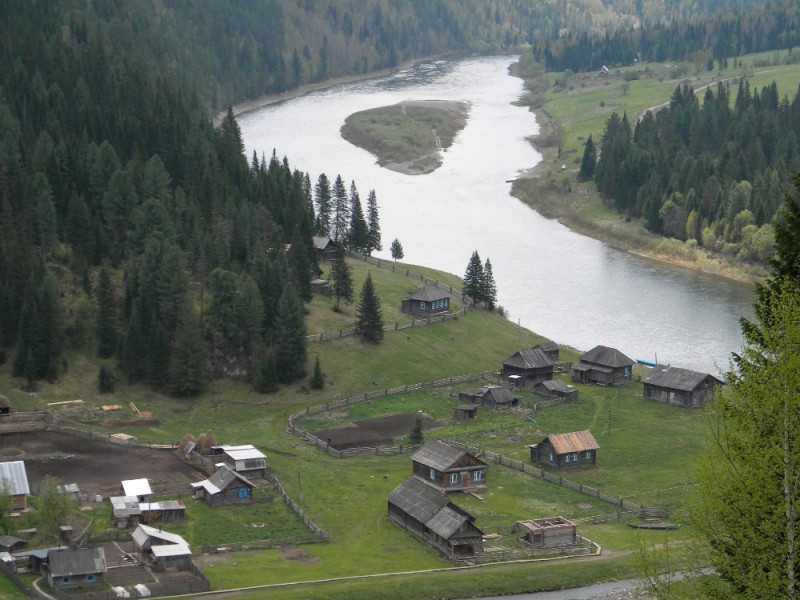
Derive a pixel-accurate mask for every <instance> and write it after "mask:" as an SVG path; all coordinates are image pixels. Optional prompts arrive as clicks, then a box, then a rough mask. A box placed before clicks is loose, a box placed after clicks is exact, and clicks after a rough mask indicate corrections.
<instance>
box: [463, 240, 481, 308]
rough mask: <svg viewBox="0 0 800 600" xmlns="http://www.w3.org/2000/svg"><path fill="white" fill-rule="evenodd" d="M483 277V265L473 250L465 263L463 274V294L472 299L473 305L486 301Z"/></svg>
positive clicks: (476, 252)
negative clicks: (465, 268) (465, 267)
mask: <svg viewBox="0 0 800 600" xmlns="http://www.w3.org/2000/svg"><path fill="white" fill-rule="evenodd" d="M484 282H485V277H484V271H483V264H482V263H481V257H480V255H478V251H477V250H475V251H473V253H472V256H470V259H469V262H468V263H467V270H466V271H465V272H464V288H463V292H464V293H465V294H466V295H467V296H469V297H470V298H472V300H473V302H475V304H478V303H479V302H482V301H484V300H485V299H486V297H485V295H484V292H485V289H484V288H485V285H484Z"/></svg>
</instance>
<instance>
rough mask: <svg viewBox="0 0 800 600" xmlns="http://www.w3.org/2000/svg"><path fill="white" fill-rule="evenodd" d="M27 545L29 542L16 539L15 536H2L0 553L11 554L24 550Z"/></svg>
mask: <svg viewBox="0 0 800 600" xmlns="http://www.w3.org/2000/svg"><path fill="white" fill-rule="evenodd" d="M27 545H28V542H26V541H25V540H21V539H19V538H18V537H14V536H13V535H0V551H2V552H8V553H9V554H11V553H12V552H17V551H18V550H22V549H23V548H24V547H25V546H27Z"/></svg>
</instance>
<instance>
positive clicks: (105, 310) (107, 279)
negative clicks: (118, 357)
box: [96, 268, 118, 358]
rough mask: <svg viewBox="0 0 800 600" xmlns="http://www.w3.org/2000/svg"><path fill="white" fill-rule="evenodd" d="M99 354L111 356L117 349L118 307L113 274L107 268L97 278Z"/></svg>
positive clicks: (104, 356)
mask: <svg viewBox="0 0 800 600" xmlns="http://www.w3.org/2000/svg"><path fill="white" fill-rule="evenodd" d="M96 304H97V324H96V328H97V355H98V356H99V357H100V358H109V357H110V356H112V355H113V354H114V353H115V352H116V351H117V328H118V325H117V309H116V301H115V299H114V290H113V288H112V287H111V276H110V275H109V273H108V270H107V269H105V268H101V269H100V275H99V277H98V279H97V293H96Z"/></svg>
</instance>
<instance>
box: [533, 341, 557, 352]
mask: <svg viewBox="0 0 800 600" xmlns="http://www.w3.org/2000/svg"><path fill="white" fill-rule="evenodd" d="M534 348H541V349H542V350H544V351H545V352H558V351H559V347H558V344H556V343H555V342H551V341H549V340H548V341H546V342H542V343H541V344H536V345H535V346H534Z"/></svg>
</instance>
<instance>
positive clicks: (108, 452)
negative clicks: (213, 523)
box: [0, 431, 206, 497]
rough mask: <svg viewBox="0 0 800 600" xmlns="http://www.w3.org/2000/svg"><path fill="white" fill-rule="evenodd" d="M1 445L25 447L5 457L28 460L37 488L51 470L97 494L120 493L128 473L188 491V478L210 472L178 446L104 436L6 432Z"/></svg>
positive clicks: (31, 479)
mask: <svg viewBox="0 0 800 600" xmlns="http://www.w3.org/2000/svg"><path fill="white" fill-rule="evenodd" d="M0 446H2V447H11V448H17V449H19V450H21V451H22V452H23V454H21V455H18V456H14V457H5V456H4V457H0V460H2V461H8V460H24V461H25V470H26V471H27V473H28V482H29V484H30V486H31V491H32V492H33V493H36V492H37V491H38V489H39V485H40V484H41V482H42V480H43V479H44V478H45V476H46V475H52V476H54V477H57V478H58V479H59V481H61V482H62V483H77V484H78V487H80V490H81V492H82V493H84V494H89V495H90V496H92V497H93V496H95V495H97V494H100V495H102V496H104V497H107V496H109V495H111V496H116V495H118V494H119V493H120V481H123V480H126V479H139V478H147V479H149V480H150V483H151V486H153V485H156V486H157V485H158V484H160V483H163V484H167V485H171V484H181V483H186V484H187V486H186V487H187V492H188V491H189V487H188V483H190V482H193V481H200V480H202V479H205V478H206V474H205V473H203V472H202V471H200V470H198V469H196V468H194V467H193V466H192V465H189V464H187V463H185V462H183V461H182V460H181V459H180V458H178V457H177V455H176V454H175V453H174V452H173V451H170V450H156V449H149V448H137V447H130V446H121V445H119V444H112V443H109V442H107V441H104V440H103V438H94V439H89V438H84V437H81V436H75V435H69V434H66V433H56V432H50V431H36V432H28V433H7V434H3V435H0Z"/></svg>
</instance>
